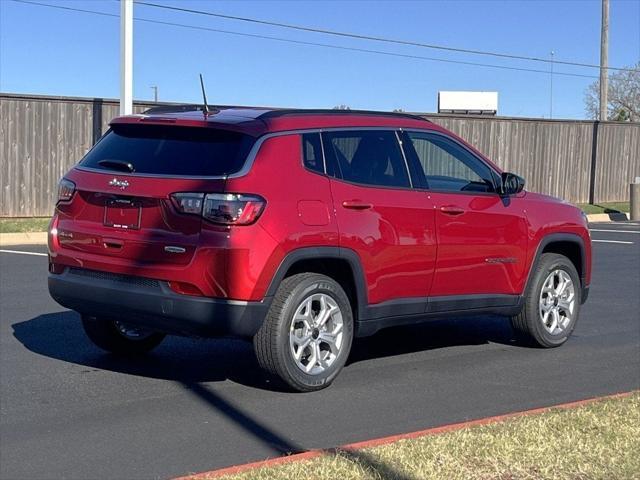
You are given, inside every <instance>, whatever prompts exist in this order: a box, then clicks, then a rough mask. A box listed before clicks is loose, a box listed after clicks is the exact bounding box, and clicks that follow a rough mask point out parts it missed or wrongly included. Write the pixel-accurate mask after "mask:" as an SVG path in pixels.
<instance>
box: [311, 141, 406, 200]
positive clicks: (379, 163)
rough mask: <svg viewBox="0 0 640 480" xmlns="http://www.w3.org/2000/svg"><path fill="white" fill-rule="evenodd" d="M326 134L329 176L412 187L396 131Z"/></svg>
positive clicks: (375, 183)
mask: <svg viewBox="0 0 640 480" xmlns="http://www.w3.org/2000/svg"><path fill="white" fill-rule="evenodd" d="M322 135H323V137H322V138H323V144H324V149H325V156H326V158H327V173H328V174H329V175H333V176H334V177H337V178H342V179H343V180H346V181H348V182H354V183H359V184H364V185H375V186H382V187H400V188H404V187H410V186H411V184H410V181H409V175H408V173H407V167H406V164H405V161H404V158H403V156H402V151H401V150H400V145H399V144H398V139H397V137H396V134H395V132H393V131H387V130H353V131H351V130H349V131H342V132H324V133H323V134H322Z"/></svg>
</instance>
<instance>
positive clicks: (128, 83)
mask: <svg viewBox="0 0 640 480" xmlns="http://www.w3.org/2000/svg"><path fill="white" fill-rule="evenodd" d="M132 113H133V0H120V115H131V114H132Z"/></svg>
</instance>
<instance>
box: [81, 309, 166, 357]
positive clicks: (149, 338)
mask: <svg viewBox="0 0 640 480" xmlns="http://www.w3.org/2000/svg"><path fill="white" fill-rule="evenodd" d="M82 326H83V327H84V331H85V333H86V334H87V336H88V337H89V339H90V340H91V341H92V342H93V343H94V344H95V345H96V346H98V347H100V348H101V349H103V350H106V351H108V352H112V353H116V354H121V355H140V354H143V353H147V352H149V351H151V350H153V349H154V348H155V347H157V346H158V345H160V343H161V342H162V340H164V337H165V335H164V334H162V333H158V332H154V331H152V330H148V329H146V328H143V327H137V326H134V325H130V324H127V323H124V322H117V321H114V320H106V319H103V318H97V317H91V316H88V315H83V316H82Z"/></svg>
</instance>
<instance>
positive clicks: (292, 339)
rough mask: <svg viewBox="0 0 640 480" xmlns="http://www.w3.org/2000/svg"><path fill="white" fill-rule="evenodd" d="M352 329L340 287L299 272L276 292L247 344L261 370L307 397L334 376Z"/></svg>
mask: <svg viewBox="0 0 640 480" xmlns="http://www.w3.org/2000/svg"><path fill="white" fill-rule="evenodd" d="M336 308H337V310H336ZM323 312H324V313H323ZM331 312H333V313H331ZM294 317H295V318H294ZM325 317H326V321H325V323H324V324H322V319H323V318H325ZM353 330H354V321H353V314H352V311H351V304H350V302H349V298H348V297H347V294H346V293H345V291H344V290H343V289H342V287H341V286H340V285H339V284H338V283H337V282H336V281H335V280H333V279H332V278H329V277H327V276H325V275H320V274H317V273H300V274H297V275H293V276H291V277H288V278H286V279H285V280H284V281H283V282H282V283H281V284H280V286H279V287H278V290H277V292H276V294H275V296H274V298H273V302H272V303H271V307H270V308H269V312H268V313H267V316H266V318H265V320H264V322H263V324H262V326H261V327H260V330H258V333H257V334H256V335H255V336H254V338H253V345H254V349H255V352H256V356H257V358H258V363H259V364H260V366H261V367H262V368H263V369H264V370H266V371H267V372H269V373H271V374H273V375H276V376H277V377H279V378H280V379H281V380H282V381H283V382H284V383H285V384H286V385H287V386H288V387H290V388H291V389H293V390H295V391H298V392H311V391H315V390H320V389H322V388H325V387H328V386H329V385H330V384H331V382H333V380H334V379H335V378H336V376H337V375H338V374H339V373H340V371H341V370H342V367H343V366H344V364H345V362H346V361H347V357H348V356H349V351H350V350H351V343H352V341H353ZM325 340H327V341H326V342H325ZM331 342H332V343H331ZM296 355H297V356H298V357H299V358H296Z"/></svg>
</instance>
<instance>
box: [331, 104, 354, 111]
mask: <svg viewBox="0 0 640 480" xmlns="http://www.w3.org/2000/svg"><path fill="white" fill-rule="evenodd" d="M333 109H334V110H351V107H349V105H336V106H335V107H333Z"/></svg>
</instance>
